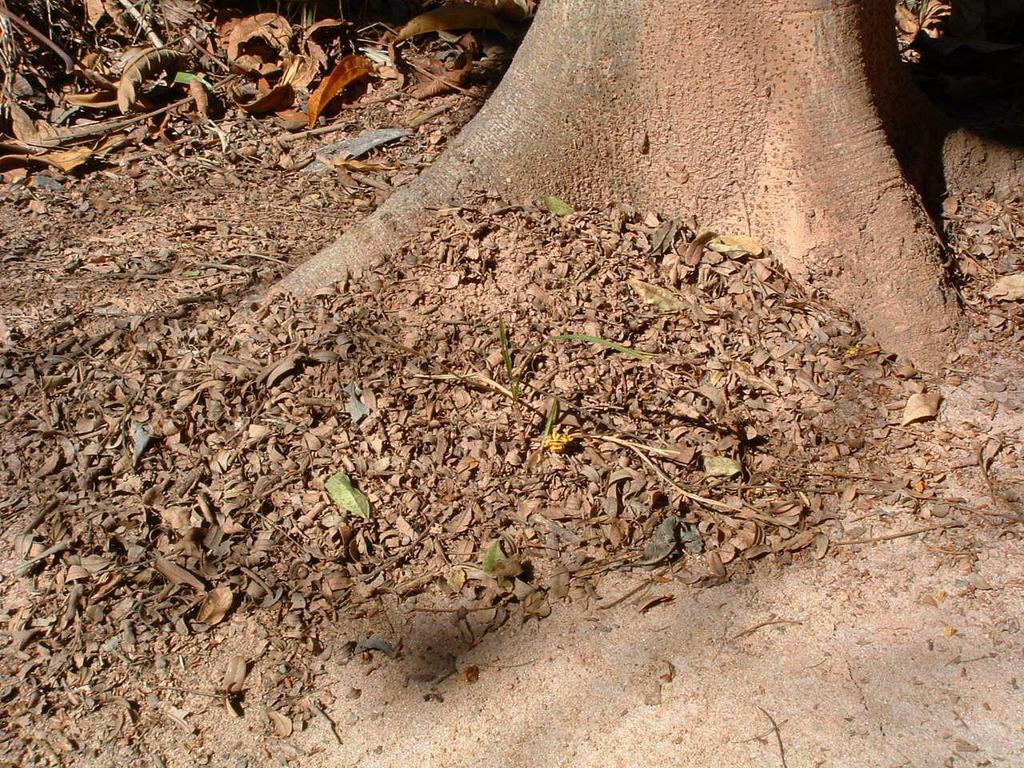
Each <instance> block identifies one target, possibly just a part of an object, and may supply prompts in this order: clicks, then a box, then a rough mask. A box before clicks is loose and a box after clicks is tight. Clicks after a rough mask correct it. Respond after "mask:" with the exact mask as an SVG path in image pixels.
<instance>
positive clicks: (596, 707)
mask: <svg viewBox="0 0 1024 768" xmlns="http://www.w3.org/2000/svg"><path fill="white" fill-rule="evenodd" d="M453 101H455V100H454V99H453ZM456 109H457V108H456ZM399 117H400V116H395V115H387V114H382V115H380V116H379V118H378V123H377V124H378V125H387V124H390V123H389V121H391V122H394V121H396V120H397V119H398V118H399ZM461 119H464V118H457V119H455V120H454V121H453V122H452V123H451V124H448V125H445V126H444V127H443V130H442V129H436V128H431V127H430V126H429V125H428V126H426V127H425V128H423V129H419V131H418V132H417V133H416V135H415V136H414V137H412V138H410V139H406V140H403V141H401V142H398V143H397V144H396V145H394V146H392V147H391V148H389V149H387V150H384V151H382V152H381V155H380V156H379V158H378V159H380V160H381V161H382V162H383V163H384V164H385V165H390V166H392V170H390V171H385V173H386V174H387V175H386V176H385V177H384V179H386V181H385V183H386V184H387V185H392V184H399V183H402V181H403V179H406V178H408V177H409V176H410V175H411V174H412V173H414V172H415V169H416V165H417V164H418V163H420V162H423V161H426V160H429V159H430V157H431V156H433V154H434V153H435V152H436V151H437V147H438V145H439V144H440V143H441V142H442V141H443V136H444V135H447V134H448V133H449V132H450V130H451V128H452V126H453V125H457V124H458V123H459V122H460V121H461ZM353 132H355V129H354V130H353ZM262 141H263V140H262V139H260V138H258V137H257V138H253V139H252V146H253V150H252V151H249V150H247V151H246V152H244V153H241V154H239V155H238V156H236V157H234V158H223V157H220V156H217V155H216V153H212V154H211V153H208V152H207V153H198V155H197V156H198V159H195V158H189V157H183V158H176V157H174V156H172V157H171V159H170V160H168V159H167V158H162V157H157V158H156V159H155V160H154V158H152V157H140V158H139V159H138V160H137V165H135V166H131V165H129V166H128V167H126V168H122V169H117V170H114V171H107V172H100V173H96V174H93V175H91V176H89V177H88V178H86V179H84V180H81V181H76V180H64V181H55V180H53V179H50V180H49V181H47V180H46V179H47V178H49V177H46V176H45V175H37V176H35V177H32V178H30V179H28V180H22V181H19V182H16V183H13V184H9V185H6V186H5V187H4V188H3V190H2V192H0V196H2V201H0V220H2V222H3V227H2V233H0V238H2V253H3V258H4V266H3V269H4V281H5V285H4V287H3V302H2V306H3V309H2V314H0V333H2V334H3V335H2V336H0V350H2V351H0V356H2V357H0V377H2V378H0V398H2V400H0V419H2V420H3V421H4V422H5V424H6V426H5V427H4V431H3V437H2V441H3V454H2V468H0V471H2V475H0V481H2V483H3V486H4V491H3V496H2V498H0V511H2V514H3V520H4V534H3V535H4V553H5V554H4V557H3V567H2V573H3V581H2V584H0V589H2V594H3V609H2V610H3V615H2V619H3V634H2V635H0V642H2V643H3V647H2V650H0V654H2V667H0V670H2V676H3V679H2V683H0V704H2V706H3V707H4V715H5V716H4V719H3V725H2V731H0V741H2V743H3V751H4V753H5V754H4V757H2V758H0V761H3V762H6V763H9V764H11V765H65V764H73V765H136V764H137V765H166V766H179V765H181V766H185V765H217V766H220V765H224V766H243V765H277V764H288V763H293V764H296V765H325V766H326V765H330V766H336V765H367V766H376V765H381V766H384V765H398V764H408V763H410V762H414V761H415V762H418V763H421V764H425V765H470V764H479V763H480V762H481V761H487V762H490V763H495V764H498V765H508V766H519V765H538V766H544V765H552V766H556V765H557V766H561V765H595V766H596V765H601V766H606V765H659V764H668V765H687V766H689V765H693V766H697V765H707V764H711V765H752V766H753V765H757V766H761V765H783V766H785V765H790V766H799V765H807V766H937V765H943V766H945V765H948V766H975V765H977V766H982V765H1007V766H1012V765H1020V764H1022V762H1024V734H1022V732H1021V726H1020V723H1021V722H1024V717H1022V715H1024V712H1022V709H1024V693H1022V692H1021V690H1020V685H1019V681H1018V679H1017V675H1018V674H1019V673H1018V672H1017V670H1018V669H1020V659H1021V653H1022V643H1021V635H1020V621H1021V612H1022V606H1024V599H1022V588H1024V557H1022V548H1021V542H1020V520H1021V517H1020V516H1021V511H1022V508H1021V502H1020V493H1021V491H1022V488H1024V485H1022V483H1024V475H1022V465H1021V458H1022V457H1021V445H1022V444H1024V441H1022V437H1024V434H1022V430H1024V415H1022V413H1024V411H1022V408H1024V400H1022V397H1024V395H1022V392H1021V389H1020V376H1019V370H1020V368H1019V365H1020V340H1021V336H1020V333H1021V323H1020V315H1019V312H1018V311H1017V310H1016V309H1015V305H1014V304H1012V303H1007V302H992V301H989V300H988V299H987V298H986V297H985V296H984V290H985V289H986V288H987V287H988V286H989V285H990V284H991V282H992V280H994V279H995V278H996V277H998V276H999V275H1005V274H1012V273H1014V272H1016V271H1018V270H1019V269H1020V259H1021V256H1020V253H1021V251H1020V241H1019V239H1018V233H1020V232H1022V231H1024V230H1022V229H1021V227H1024V221H1022V218H1024V217H1022V215H1021V206H1020V203H1019V202H1016V201H1014V200H1012V199H1011V200H994V199H991V198H986V197H984V196H980V195H979V196H974V197H968V198H965V199H963V200H961V201H956V204H953V203H950V204H948V205H947V207H946V212H947V214H948V215H949V221H950V227H951V239H952V242H953V243H954V244H955V246H956V250H957V256H958V261H959V263H960V265H961V267H962V271H963V273H964V285H963V290H964V295H965V297H966V300H967V301H968V303H969V306H970V308H971V313H972V315H971V316H972V318H973V319H974V321H975V323H974V325H975V328H974V331H973V334H972V339H971V341H970V343H969V344H968V345H967V346H966V347H965V350H964V352H963V353H962V354H961V355H960V356H959V357H958V358H957V359H953V360H951V361H949V366H948V369H947V370H946V371H944V372H942V373H941V374H940V375H928V374H922V373H920V372H915V371H913V370H910V369H907V368H906V367H905V366H901V365H900V364H898V362H897V361H895V360H893V359H892V358H891V357H889V356H887V355H886V354H885V352H884V350H879V349H878V348H877V346H876V345H874V344H873V343H872V341H871V339H866V338H864V337H863V335H862V334H861V333H860V331H859V330H858V329H857V328H856V327H855V326H854V325H853V324H851V323H850V322H849V321H848V320H847V319H846V318H845V317H843V315H842V313H841V312H839V311H837V310H836V309H835V308H832V307H830V306H829V305H828V304H827V303H825V302H822V301H821V300H820V299H819V298H818V297H814V296H810V295H807V294H806V293H804V292H802V291H800V290H799V289H798V288H797V287H796V286H794V285H793V284H792V283H791V282H790V281H788V279H787V278H786V276H785V275H784V274H782V273H781V272H780V271H779V269H778V266H777V265H776V264H775V263H774V261H773V260H772V259H771V258H770V256H768V255H752V254H744V253H737V252H733V253H729V254H717V253H714V252H712V251H702V252H697V253H694V252H693V251H692V250H691V249H690V248H689V247H688V245H687V242H688V241H690V240H692V238H693V236H694V234H695V231H696V230H697V229H698V223H696V222H677V223H676V224H675V225H674V226H675V228H676V229H677V232H674V233H672V234H671V236H669V235H668V234H667V233H668V232H669V231H670V229H671V228H672V227H667V226H666V222H665V221H663V220H662V219H661V218H660V217H658V216H656V215H654V214H652V213H649V212H635V211H628V210H621V209H610V210H608V211H597V212H586V213H580V214H572V215H570V216H567V217H559V216H554V215H552V214H550V213H549V212H548V211H546V210H544V209H543V208H540V207H535V206H530V205H527V206H525V207H523V206H518V205H516V206H510V205H508V204H507V203H505V202H504V201H496V200H492V199H490V198H488V197H487V196H486V195H483V196H481V197H480V198H479V199H477V200H474V201H467V205H466V206H465V207H464V208H460V209H452V210H449V211H442V212H441V215H440V218H439V224H438V226H437V227H436V228H434V229H431V230H428V231H425V232H424V233H422V235H421V236H420V237H419V238H418V239H417V240H415V241H414V242H412V243H410V244H409V245H408V247H407V248H406V250H405V251H404V252H403V255H402V256H401V257H400V259H399V260H398V261H397V264H398V268H397V271H391V272H388V273H381V274H380V275H377V276H371V277H370V278H369V279H368V280H367V281H366V282H364V283H361V284H357V285H353V286H350V287H349V288H348V290H338V289H329V290H325V291H324V293H323V295H321V296H318V297H315V298H314V299H312V300H309V301H307V302H303V303H296V302H292V301H289V300H283V299H282V300H279V301H277V302H275V303H274V304H272V305H270V306H269V307H264V308H263V309H252V308H250V306H249V305H248V303H247V302H246V301H245V299H246V298H247V297H249V296H252V295H254V294H255V293H257V292H258V291H260V290H261V289H262V288H263V287H265V286H266V285H268V284H269V283H270V282H271V281H272V280H273V279H274V278H275V277H277V276H279V275H280V274H282V273H283V272H284V270H286V269H287V268H288V266H289V265H290V264H295V263H297V262H298V261H299V260H301V258H303V257H304V256H306V255H308V254H309V253H312V252H313V251H314V250H316V248H317V247H319V246H320V245H322V244H323V243H326V242H328V241H330V240H331V239H332V238H333V237H334V236H335V235H336V234H337V232H338V231H340V230H341V229H342V228H343V227H344V226H345V224H346V223H347V222H350V221H352V220H353V219H354V218H355V217H356V216H359V215H363V214H364V213H365V211H367V210H369V209H371V208H372V207H373V205H374V204H375V202H376V200H375V198H374V196H375V195H377V193H378V192H382V190H381V189H378V188H376V187H372V186H371V187H369V188H367V187H366V185H365V184H360V185H358V190H359V191H358V193H357V194H354V195H353V194H351V193H350V192H347V191H346V189H351V187H350V186H345V184H350V180H348V179H344V178H342V177H336V176H333V175H330V174H329V173H328V174H327V175H319V176H308V175H300V174H299V173H298V172H296V173H290V172H286V171H285V170H283V169H282V168H281V164H280V163H279V162H278V160H277V157H278V156H279V155H274V159H270V155H269V154H268V153H265V152H264V151H263V150H264V149H265V147H264V144H263V143H262ZM247 158H248V159H247ZM285 165H287V163H285ZM395 168H397V170H394V169H395ZM343 182H344V183H343ZM709 224H710V223H709ZM666 237H668V243H667V245H666V243H665V240H666ZM629 279H634V280H637V279H639V280H643V281H645V282H646V283H649V284H652V285H658V286H661V287H667V288H671V289H672V290H673V291H675V296H676V298H677V299H678V300H680V301H681V302H682V305H681V306H679V307H676V308H675V309H671V310H670V311H662V310H664V309H665V307H664V306H662V307H659V306H657V305H651V304H647V303H645V302H644V301H643V300H642V296H638V294H637V292H636V288H635V287H630V285H629V284H628V282H627V281H628V280H629ZM663 298H664V297H662V300H663ZM499 320H500V321H502V323H503V324H506V325H507V326H508V328H509V333H510V354H512V355H514V357H515V362H517V363H521V362H524V361H526V360H527V357H526V355H527V353H528V352H530V351H532V350H534V348H535V347H536V345H537V343H538V342H540V341H541V340H543V339H545V338H549V337H551V336H553V335H558V334H567V333H568V334H586V335H587V336H588V337H590V338H589V340H588V339H584V340H580V339H579V338H576V339H563V340H562V341H558V342H550V343H548V344H547V345H545V346H544V347H543V348H542V349H540V350H537V351H536V353H535V354H534V355H533V356H531V357H530V358H529V360H528V362H529V364H528V365H524V368H523V376H522V378H521V381H519V384H520V386H521V390H522V391H521V393H520V395H519V397H518V398H513V397H510V396H509V390H510V388H511V387H512V386H513V385H514V384H515V383H516V381H517V379H516V378H515V377H514V376H509V375H508V371H507V370H506V367H505V364H504V361H503V360H502V354H501V344H500V342H499V340H498V327H499ZM595 338H596V339H601V340H604V341H605V342H607V341H613V342H615V343H616V344H620V345H622V348H621V349H618V348H612V347H609V346H608V345H607V343H603V344H602V343H598V344H595V343H593V339H595ZM630 350H634V351H640V352H643V353H647V354H649V355H651V356H652V357H651V358H637V357H636V356H635V354H634V355H631V354H630V353H629V351H630ZM345 386H350V387H351V388H350V390H349V391H348V392H346V391H345V390H344V387H345ZM922 392H925V393H927V392H933V393H939V394H941V396H942V401H941V406H940V409H939V412H938V415H937V418H936V419H935V420H926V421H923V422H919V423H914V424H910V425H907V426H901V416H902V413H903V408H904V406H905V404H906V402H907V400H908V398H909V397H910V396H911V395H913V394H915V393H922ZM554 400H557V401H558V402H559V403H560V404H561V409H560V410H561V416H560V421H559V422H558V423H559V426H560V428H561V429H562V430H563V431H564V432H567V433H570V434H571V435H572V436H573V438H572V440H571V442H570V446H569V450H567V451H566V452H565V453H557V452H553V451H551V450H545V449H544V448H543V444H542V441H541V435H542V433H543V431H544V423H545V417H546V415H547V414H548V413H549V409H550V406H551V403H552V402H553V401H554ZM363 408H365V409H367V410H366V412H365V415H364V414H363V411H362V410H361V409H363ZM630 446H632V447H630ZM658 451H661V453H659V452H658ZM136 452H137V455H135V453H136ZM716 458H717V459H722V458H725V459H731V460H733V461H736V462H738V464H739V465H740V466H742V474H741V475H739V476H737V477H715V476H714V472H709V471H708V468H709V464H708V459H716ZM719 466H720V465H719ZM338 470H344V471H346V472H347V473H348V474H349V475H350V476H351V477H352V478H353V479H354V480H355V481H356V482H357V484H358V485H359V487H360V488H361V489H362V490H364V491H365V492H366V494H367V496H368V498H369V500H370V502H371V503H372V507H373V510H372V514H371V517H370V519H369V520H366V521H363V520H360V519H359V518H358V517H354V516H351V515H345V514H344V513H343V512H342V511H341V510H339V509H338V508H337V507H336V506H335V505H334V504H333V503H332V502H331V500H330V499H329V498H328V496H327V494H326V493H325V491H324V480H325V479H326V478H327V477H328V476H330V475H331V474H332V473H334V472H336V471H338ZM685 493H689V494H691V495H692V496H686V495H685ZM666 521H669V525H668V528H665V527H664V526H663V525H662V524H663V523H665V522H666ZM659 530H660V531H662V532H664V531H665V530H670V531H671V536H670V539H669V541H668V546H667V548H666V542H665V541H664V540H663V539H659ZM496 540H497V541H500V542H501V546H502V548H503V553H504V554H505V555H507V556H508V561H511V562H512V563H513V565H510V566H505V567H506V568H507V569H509V570H505V571H498V572H495V571H494V570H493V569H490V568H485V567H484V563H483V558H484V553H485V552H486V550H487V549H488V548H489V547H491V546H492V545H493V542H494V541H496ZM54 545H58V546H57V549H56V550H55V551H52V552H50V553H47V550H48V549H49V548H52V547H54ZM27 561H28V562H27ZM519 569H521V570H519ZM215 587H224V588H227V590H228V592H229V593H230V595H231V607H230V610H229V611H228V612H227V613H226V615H225V616H224V617H223V618H218V620H217V621H209V622H203V621H201V620H200V617H201V616H202V615H203V614H202V611H203V610H204V605H205V603H206V602H207V599H208V596H209V595H210V594H211V593H212V591H213V589H214V588H215ZM207 618H209V617H208V616H207ZM236 658H240V659H241V660H242V661H243V663H244V666H245V669H246V676H245V680H244V682H241V683H240V684H239V686H238V689H237V690H235V691H227V690H225V686H226V685H228V684H230V680H227V681H226V680H225V677H224V675H225V669H227V668H229V667H230V666H231V663H232V659H236Z"/></svg>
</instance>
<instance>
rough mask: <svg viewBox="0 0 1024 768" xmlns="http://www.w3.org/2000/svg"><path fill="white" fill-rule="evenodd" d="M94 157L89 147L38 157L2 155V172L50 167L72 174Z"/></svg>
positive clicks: (0, 157)
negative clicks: (38, 166) (29, 167)
mask: <svg viewBox="0 0 1024 768" xmlns="http://www.w3.org/2000/svg"><path fill="white" fill-rule="evenodd" d="M92 156H93V151H92V150H91V149H89V148H88V147H78V148H76V149H63V150H58V151H56V152H44V153H42V154H38V155H30V154H13V155H0V171H7V170H10V169H12V168H25V167H28V166H32V165H48V166H51V167H53V168H58V169H59V170H61V171H64V172H65V173H70V172H71V171H73V170H74V169H75V168H77V167H78V166H80V165H82V164H84V163H86V162H88V160H89V159H90V158H91V157H92Z"/></svg>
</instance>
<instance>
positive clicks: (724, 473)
mask: <svg viewBox="0 0 1024 768" xmlns="http://www.w3.org/2000/svg"><path fill="white" fill-rule="evenodd" d="M742 471H743V465H742V464H740V463H739V462H738V461H736V459H730V458H729V457H728V456H705V457H704V474H706V475H708V476H709V477H732V476H734V475H738V474H739V473H740V472H742Z"/></svg>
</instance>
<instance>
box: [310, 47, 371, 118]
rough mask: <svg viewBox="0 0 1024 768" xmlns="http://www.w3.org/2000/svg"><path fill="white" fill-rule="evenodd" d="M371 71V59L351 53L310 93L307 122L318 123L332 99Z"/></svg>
mask: <svg viewBox="0 0 1024 768" xmlns="http://www.w3.org/2000/svg"><path fill="white" fill-rule="evenodd" d="M370 71H371V68H370V60H369V59H367V58H366V57H365V56H356V55H355V54H349V55H348V56H346V57H345V58H343V59H342V60H341V61H339V62H338V63H337V65H336V66H335V67H334V70H333V71H332V72H331V74H329V75H328V76H327V77H325V78H324V79H323V80H322V81H320V85H318V86H317V87H316V90H315V91H313V93H312V95H310V97H309V105H308V106H307V109H308V110H309V117H308V118H307V120H306V124H307V125H309V126H312V125H313V124H314V123H316V120H317V118H318V117H320V113H321V112H323V111H324V109H325V108H326V107H327V105H328V104H329V103H330V102H331V99H333V98H334V97H335V96H337V95H338V94H339V93H341V92H342V91H343V90H344V89H345V88H347V87H348V86H350V85H352V83H355V82H356V81H358V80H361V79H363V78H364V77H366V76H367V75H369V74H370Z"/></svg>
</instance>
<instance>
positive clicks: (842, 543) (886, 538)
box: [832, 523, 965, 547]
mask: <svg viewBox="0 0 1024 768" xmlns="http://www.w3.org/2000/svg"><path fill="white" fill-rule="evenodd" d="M963 527H965V526H964V524H963V523H943V524H941V525H929V526H925V527H924V528H914V529H913V530H910V531H902V532H900V533H888V534H886V535H885V536H872V537H871V538H870V539H846V540H845V541H833V542H832V544H835V545H836V546H840V547H846V546H852V545H854V544H874V543H876V542H879V541H892V540H893V539H903V538H906V537H907V536H917V534H919V533H928V532H929V531H942V530H945V529H947V528H963Z"/></svg>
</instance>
